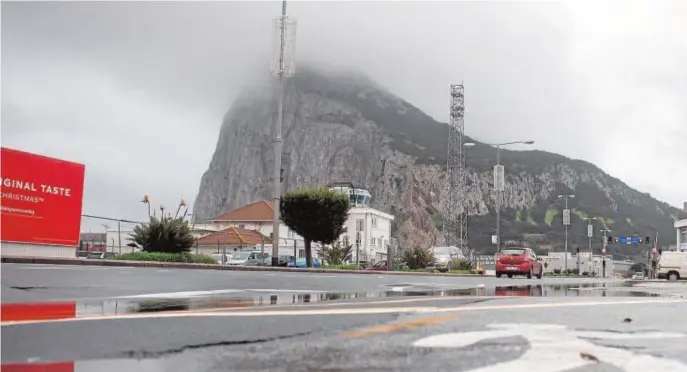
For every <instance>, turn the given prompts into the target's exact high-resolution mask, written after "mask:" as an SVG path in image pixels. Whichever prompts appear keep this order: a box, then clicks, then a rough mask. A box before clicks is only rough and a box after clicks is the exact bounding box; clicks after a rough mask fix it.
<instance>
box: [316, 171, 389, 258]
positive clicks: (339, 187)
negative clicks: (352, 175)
mask: <svg viewBox="0 0 687 372" xmlns="http://www.w3.org/2000/svg"><path fill="white" fill-rule="evenodd" d="M329 189H330V190H334V191H339V192H341V193H345V194H347V195H348V196H349V200H350V202H351V209H350V211H349V212H348V220H347V221H346V232H345V233H344V234H343V235H342V236H341V238H340V239H339V241H341V242H348V244H352V245H353V259H352V261H353V262H355V261H356V254H357V252H360V256H359V259H360V261H361V262H367V263H368V264H369V263H373V262H376V261H380V260H385V259H386V256H387V246H388V245H392V246H393V245H394V244H395V241H394V239H393V238H391V223H392V222H393V221H394V219H395V217H394V216H393V215H391V214H389V213H386V212H382V211H380V210H378V209H375V208H372V207H371V206H370V204H371V202H372V195H371V194H370V192H369V191H367V190H365V189H361V188H356V187H354V186H353V184H351V183H334V184H330V185H329Z"/></svg>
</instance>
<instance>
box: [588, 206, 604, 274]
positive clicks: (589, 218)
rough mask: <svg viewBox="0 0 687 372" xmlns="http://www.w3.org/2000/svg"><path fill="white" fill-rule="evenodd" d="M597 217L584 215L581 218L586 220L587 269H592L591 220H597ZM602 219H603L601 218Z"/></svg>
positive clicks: (592, 228) (592, 233) (592, 227)
mask: <svg viewBox="0 0 687 372" xmlns="http://www.w3.org/2000/svg"><path fill="white" fill-rule="evenodd" d="M598 219H599V217H586V218H583V220H585V221H587V223H588V224H587V238H589V265H590V266H589V271H590V272H591V271H592V266H591V265H592V259H593V258H594V251H593V250H592V237H593V236H594V226H593V225H592V221H593V220H598ZM601 221H603V220H601Z"/></svg>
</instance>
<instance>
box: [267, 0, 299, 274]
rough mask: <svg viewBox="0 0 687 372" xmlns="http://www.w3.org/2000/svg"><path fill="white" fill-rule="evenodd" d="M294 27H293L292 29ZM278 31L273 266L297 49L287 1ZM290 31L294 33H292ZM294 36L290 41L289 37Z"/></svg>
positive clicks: (275, 256)
mask: <svg viewBox="0 0 687 372" xmlns="http://www.w3.org/2000/svg"><path fill="white" fill-rule="evenodd" d="M290 26H292V27H290ZM277 30H278V32H279V55H278V57H277V61H278V64H277V66H276V68H273V72H274V73H276V74H277V77H278V79H277V120H276V121H275V123H274V174H273V180H272V181H273V194H274V200H273V205H272V208H273V211H274V215H273V219H274V221H273V224H272V266H279V241H280V239H279V227H280V226H281V218H280V214H279V202H280V199H281V172H282V170H281V153H282V137H281V129H282V125H283V121H284V95H285V91H286V89H285V85H286V77H287V75H289V76H290V75H292V74H293V72H294V71H293V65H292V64H291V66H289V67H290V68H288V69H287V68H286V63H287V62H292V59H291V61H287V58H286V57H287V53H289V52H291V53H293V52H294V50H295V48H294V47H293V45H291V48H290V49H289V43H291V44H295V23H293V22H292V23H289V20H288V17H287V15H286V0H283V1H282V6H281V17H279V19H278V20H277ZM289 31H292V33H290V32H289ZM291 34H292V37H291V39H290V40H289V35H291ZM287 49H288V50H287Z"/></svg>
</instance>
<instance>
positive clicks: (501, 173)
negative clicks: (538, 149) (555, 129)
mask: <svg viewBox="0 0 687 372" xmlns="http://www.w3.org/2000/svg"><path fill="white" fill-rule="evenodd" d="M517 144H522V145H533V144H534V141H532V140H527V141H512V142H503V143H486V145H488V146H492V147H496V165H495V166H494V190H495V191H496V253H497V254H498V253H499V252H500V251H501V204H500V203H501V192H503V189H504V187H505V184H506V179H505V169H504V168H503V165H501V147H503V146H508V145H517Z"/></svg>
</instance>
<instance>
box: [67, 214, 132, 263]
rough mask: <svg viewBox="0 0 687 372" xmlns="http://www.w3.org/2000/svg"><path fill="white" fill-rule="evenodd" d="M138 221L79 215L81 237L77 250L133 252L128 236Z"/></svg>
mask: <svg viewBox="0 0 687 372" xmlns="http://www.w3.org/2000/svg"><path fill="white" fill-rule="evenodd" d="M140 223H141V222H140V221H132V220H126V219H121V218H115V217H107V216H92V215H87V214H83V215H81V236H80V242H79V247H78V249H79V250H83V251H107V252H115V253H119V254H122V253H129V252H133V251H134V248H133V247H131V246H130V244H131V243H133V240H132V239H131V237H130V234H131V233H132V232H133V230H134V226H136V225H138V224H140Z"/></svg>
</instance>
